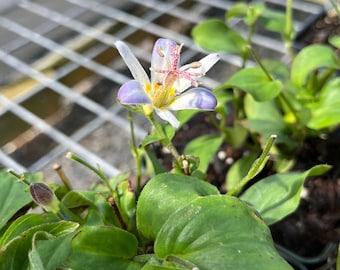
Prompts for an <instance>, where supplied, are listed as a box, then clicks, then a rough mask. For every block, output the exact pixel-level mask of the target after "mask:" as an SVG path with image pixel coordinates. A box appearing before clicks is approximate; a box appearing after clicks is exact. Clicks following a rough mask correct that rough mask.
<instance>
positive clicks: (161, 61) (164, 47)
mask: <svg viewBox="0 0 340 270" xmlns="http://www.w3.org/2000/svg"><path fill="white" fill-rule="evenodd" d="M176 46H177V44H176V42H175V41H173V40H171V39H165V38H159V39H157V41H156V42H155V45H154V47H153V51H152V56H151V81H152V82H153V83H157V82H161V81H162V79H163V77H164V74H162V73H160V72H157V71H161V70H169V69H171V63H172V61H173V59H172V54H171V51H172V50H173V48H175V47H176Z"/></svg>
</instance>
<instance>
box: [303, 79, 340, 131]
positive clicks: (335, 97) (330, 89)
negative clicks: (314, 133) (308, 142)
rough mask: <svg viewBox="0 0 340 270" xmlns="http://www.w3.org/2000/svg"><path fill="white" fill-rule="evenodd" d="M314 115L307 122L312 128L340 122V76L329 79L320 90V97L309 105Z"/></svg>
mask: <svg viewBox="0 0 340 270" xmlns="http://www.w3.org/2000/svg"><path fill="white" fill-rule="evenodd" d="M307 106H308V107H309V108H310V110H311V114H312V117H311V118H310V120H309V121H308V123H307V126H308V127H309V128H311V129H315V130H320V129H324V128H328V127H332V126H335V125H337V124H339V123H340V78H335V79H333V80H331V81H329V82H328V83H327V84H326V85H325V86H324V87H323V88H322V89H321V92H320V99H319V100H318V101H317V102H311V103H310V104H308V105H307Z"/></svg>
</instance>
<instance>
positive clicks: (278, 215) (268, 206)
mask: <svg viewBox="0 0 340 270" xmlns="http://www.w3.org/2000/svg"><path fill="white" fill-rule="evenodd" d="M330 168H331V167H330V166H328V165H318V166H314V167H313V168H311V169H310V170H308V171H306V172H304V173H279V174H274V175H271V176H268V177H266V178H263V179H262V180H261V181H259V182H257V183H256V184H254V185H252V186H251V187H250V188H248V189H247V190H246V191H245V192H244V193H243V194H242V195H241V196H240V198H241V199H242V200H243V201H245V202H247V203H249V204H250V205H252V206H253V207H254V208H255V209H256V210H257V211H258V212H259V213H260V215H261V216H262V218H263V219H264V221H265V222H266V224H268V225H271V224H274V223H275V222H278V221H280V220H281V219H283V218H284V217H286V216H287V215H289V214H291V213H292V212H294V211H295V210H296V208H297V207H298V205H299V202H300V195H301V191H302V187H303V183H304V181H305V179H306V177H308V176H316V175H320V174H323V173H325V172H327V171H328V170H329V169H330Z"/></svg>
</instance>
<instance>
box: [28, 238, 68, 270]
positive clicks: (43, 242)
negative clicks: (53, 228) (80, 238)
mask: <svg viewBox="0 0 340 270" xmlns="http://www.w3.org/2000/svg"><path fill="white" fill-rule="evenodd" d="M72 236H73V234H72V233H70V234H68V235H65V236H61V237H55V236H53V235H50V234H48V233H46V232H37V233H36V234H35V235H34V237H33V244H32V250H31V251H30V252H29V261H30V269H35V270H55V269H59V268H61V267H62V266H64V261H65V259H66V258H67V257H68V256H69V255H70V254H71V251H72V250H71V238H72Z"/></svg>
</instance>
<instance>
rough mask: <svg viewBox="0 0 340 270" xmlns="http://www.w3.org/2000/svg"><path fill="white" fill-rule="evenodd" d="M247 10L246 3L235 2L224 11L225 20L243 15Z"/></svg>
mask: <svg viewBox="0 0 340 270" xmlns="http://www.w3.org/2000/svg"><path fill="white" fill-rule="evenodd" d="M247 12H248V5H247V4H246V3H243V2H241V3H236V4H234V5H233V6H232V7H231V8H230V9H229V10H228V11H227V13H226V20H228V21H229V20H231V19H234V18H239V17H245V16H246V15H247Z"/></svg>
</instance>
